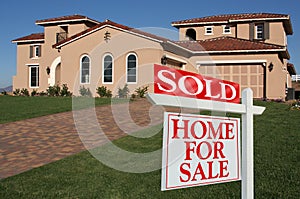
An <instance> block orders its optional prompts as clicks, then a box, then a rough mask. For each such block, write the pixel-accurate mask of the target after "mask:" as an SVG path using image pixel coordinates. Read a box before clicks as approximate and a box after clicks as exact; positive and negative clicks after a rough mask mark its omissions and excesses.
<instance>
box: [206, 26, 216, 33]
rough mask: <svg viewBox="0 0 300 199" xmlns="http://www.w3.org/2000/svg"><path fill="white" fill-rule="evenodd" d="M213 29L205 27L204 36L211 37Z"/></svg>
mask: <svg viewBox="0 0 300 199" xmlns="http://www.w3.org/2000/svg"><path fill="white" fill-rule="evenodd" d="M213 34H214V27H213V26H205V35H213Z"/></svg>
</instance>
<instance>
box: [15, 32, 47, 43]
mask: <svg viewBox="0 0 300 199" xmlns="http://www.w3.org/2000/svg"><path fill="white" fill-rule="evenodd" d="M40 40H44V33H32V34H30V35H27V36H24V37H20V38H17V39H14V40H12V42H16V43H18V42H26V41H40Z"/></svg>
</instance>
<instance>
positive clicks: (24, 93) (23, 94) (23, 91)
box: [21, 88, 29, 96]
mask: <svg viewBox="0 0 300 199" xmlns="http://www.w3.org/2000/svg"><path fill="white" fill-rule="evenodd" d="M21 95H22V96H29V91H28V90H27V88H22V89H21Z"/></svg>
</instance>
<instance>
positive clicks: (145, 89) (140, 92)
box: [135, 86, 149, 98]
mask: <svg viewBox="0 0 300 199" xmlns="http://www.w3.org/2000/svg"><path fill="white" fill-rule="evenodd" d="M148 88H149V86H144V87H138V88H137V89H135V92H136V94H137V96H138V97H140V98H144V97H145V95H146V94H147V93H148Z"/></svg>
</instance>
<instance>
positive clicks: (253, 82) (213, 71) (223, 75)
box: [199, 64, 264, 98]
mask: <svg viewBox="0 0 300 199" xmlns="http://www.w3.org/2000/svg"><path fill="white" fill-rule="evenodd" d="M199 73H200V74H202V75H206V76H212V77H216V78H219V79H224V80H228V81H232V82H236V83H238V84H240V89H241V91H242V90H243V89H245V88H251V89H252V90H253V97H254V98H262V97H263V85H264V82H263V67H262V65H257V64H247V65H238V64H234V65H216V66H215V65H207V66H205V65H204V66H203V65H201V66H199Z"/></svg>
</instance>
